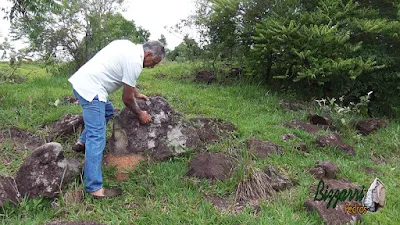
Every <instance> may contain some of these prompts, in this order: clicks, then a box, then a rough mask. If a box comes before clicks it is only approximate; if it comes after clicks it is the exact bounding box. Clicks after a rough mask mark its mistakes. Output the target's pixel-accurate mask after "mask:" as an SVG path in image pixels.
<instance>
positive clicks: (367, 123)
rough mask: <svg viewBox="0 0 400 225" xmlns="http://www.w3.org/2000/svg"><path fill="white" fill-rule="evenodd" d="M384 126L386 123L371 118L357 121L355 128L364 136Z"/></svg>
mask: <svg viewBox="0 0 400 225" xmlns="http://www.w3.org/2000/svg"><path fill="white" fill-rule="evenodd" d="M386 125H387V123H386V122H385V121H383V120H380V119H374V118H372V119H368V120H361V121H358V123H357V125H356V128H357V130H359V132H360V133H361V134H362V135H364V136H366V135H369V134H371V133H372V132H374V131H376V130H378V129H379V128H382V127H386Z"/></svg>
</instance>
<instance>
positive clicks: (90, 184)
mask: <svg viewBox="0 0 400 225" xmlns="http://www.w3.org/2000/svg"><path fill="white" fill-rule="evenodd" d="M164 57H165V49H164V47H163V45H162V44H161V43H160V42H158V41H149V42H146V43H145V44H143V45H136V44H133V43H132V42H130V41H128V40H116V41H113V42H111V43H110V44H109V45H107V46H106V47H104V48H103V49H102V50H101V51H99V52H98V53H97V54H96V55H95V56H94V57H93V58H92V59H91V60H90V61H88V62H87V63H86V64H85V65H83V66H82V67H81V68H80V69H79V70H78V71H77V72H76V73H75V74H74V75H72V76H71V78H70V79H69V80H68V81H69V82H70V83H71V84H72V87H73V92H74V94H75V96H76V97H77V99H78V100H79V103H80V105H81V106H82V111H83V120H84V123H85V128H84V130H83V131H82V134H81V136H80V137H79V140H78V142H77V143H76V144H75V146H74V147H73V149H74V150H76V151H79V150H81V151H85V166H84V177H83V178H84V183H85V189H86V192H88V193H89V194H90V195H92V196H94V197H95V198H107V197H115V196H118V195H120V194H121V190H120V189H118V188H114V189H105V188H103V178H102V172H101V162H102V158H103V150H104V147H105V142H106V123H107V122H108V120H109V119H111V118H112V116H113V111H114V108H113V105H112V104H111V103H110V102H109V101H108V100H107V97H108V95H109V94H111V93H113V92H114V91H116V90H118V89H119V88H120V87H122V86H123V93H122V101H123V102H124V104H125V106H126V107H127V108H129V109H130V110H131V111H132V112H133V113H135V114H136V115H137V116H138V118H139V120H140V121H141V122H142V123H149V122H151V117H150V115H149V114H148V113H147V112H146V111H142V110H141V109H140V107H139V106H138V104H137V103H136V100H135V99H136V98H138V99H146V100H147V99H148V98H147V96H145V95H143V94H140V93H139V92H138V90H137V89H136V80H137V78H138V77H139V75H140V73H141V72H142V69H143V67H148V68H153V67H154V66H155V65H156V64H158V63H160V61H161V60H162V59H163V58H164Z"/></svg>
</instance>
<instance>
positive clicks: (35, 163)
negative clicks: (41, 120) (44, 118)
mask: <svg viewBox="0 0 400 225" xmlns="http://www.w3.org/2000/svg"><path fill="white" fill-rule="evenodd" d="M80 170H81V168H80V163H79V162H78V161H77V160H74V159H65V158H64V154H63V151H62V146H61V145H60V144H59V143H56V142H51V143H47V144H45V145H43V146H41V147H39V148H37V149H35V150H34V151H33V153H32V154H31V155H30V156H28V157H27V158H26V159H25V161H24V163H23V164H22V166H21V167H20V168H19V170H18V172H17V175H16V177H15V182H16V184H17V187H18V190H19V192H20V194H21V195H22V196H27V197H30V198H39V197H41V196H45V197H48V198H54V197H56V196H57V195H58V194H59V193H60V190H61V189H62V188H63V186H65V185H67V184H68V183H69V182H71V181H72V180H73V179H74V178H75V177H76V176H77V175H78V174H79V172H80Z"/></svg>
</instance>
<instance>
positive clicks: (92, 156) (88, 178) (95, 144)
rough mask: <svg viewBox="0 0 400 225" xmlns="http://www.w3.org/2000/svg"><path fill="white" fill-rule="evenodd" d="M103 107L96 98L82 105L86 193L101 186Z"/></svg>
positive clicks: (104, 138) (104, 134)
mask: <svg viewBox="0 0 400 225" xmlns="http://www.w3.org/2000/svg"><path fill="white" fill-rule="evenodd" d="M105 105H106V103H105V102H101V101H99V100H98V99H97V98H95V99H93V101H92V102H89V103H87V104H82V108H83V121H84V123H85V131H86V142H85V167H84V176H83V178H84V182H85V188H86V191H87V192H94V191H97V190H99V189H101V188H102V185H103V177H102V172H101V162H102V159H103V150H104V147H105V142H106V120H105Z"/></svg>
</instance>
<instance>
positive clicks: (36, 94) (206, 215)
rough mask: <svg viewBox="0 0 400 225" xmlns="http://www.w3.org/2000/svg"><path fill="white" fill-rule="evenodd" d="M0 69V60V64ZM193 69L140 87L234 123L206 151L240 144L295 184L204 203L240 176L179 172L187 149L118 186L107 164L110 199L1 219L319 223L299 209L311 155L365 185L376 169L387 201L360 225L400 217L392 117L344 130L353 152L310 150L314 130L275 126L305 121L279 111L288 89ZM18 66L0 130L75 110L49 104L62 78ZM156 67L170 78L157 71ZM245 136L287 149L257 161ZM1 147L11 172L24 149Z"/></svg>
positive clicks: (142, 80)
mask: <svg viewBox="0 0 400 225" xmlns="http://www.w3.org/2000/svg"><path fill="white" fill-rule="evenodd" d="M2 68H4V64H3V65H2V64H0V69H2ZM192 70H193V64H176V63H165V64H163V65H160V66H157V67H155V68H154V69H152V70H149V69H145V70H144V71H143V73H142V74H141V76H140V77H139V80H138V84H139V85H140V91H141V92H143V93H144V94H147V95H155V94H157V95H161V96H163V97H165V98H166V99H167V100H168V101H169V103H170V104H171V105H172V106H173V108H174V109H176V110H177V111H179V112H181V113H182V114H184V115H186V116H187V117H188V118H190V117H196V116H199V115H201V116H207V117H217V118H221V119H224V120H227V121H230V122H232V123H234V124H235V125H236V126H237V129H238V131H237V133H236V135H235V137H234V138H231V139H225V140H224V141H222V142H221V143H219V144H216V145H213V146H209V151H219V152H229V153H234V152H236V151H238V153H235V154H236V155H237V156H238V157H239V158H241V159H247V160H250V161H252V163H253V165H254V166H256V167H258V168H264V167H265V166H267V165H272V166H274V167H277V168H280V169H283V170H285V171H287V173H288V175H289V176H290V177H291V178H293V179H295V180H296V181H297V182H298V183H299V185H297V186H295V187H294V188H292V189H290V190H287V191H283V192H280V193H278V194H277V195H276V196H274V197H273V200H271V201H269V202H265V203H263V204H262V205H261V210H260V212H259V213H257V214H255V213H254V212H253V211H252V210H251V209H250V208H246V209H245V210H244V211H243V212H242V213H240V214H238V215H232V214H228V213H223V212H220V211H218V210H217V209H215V208H214V207H213V206H212V205H211V204H210V203H209V202H207V201H206V200H205V199H204V198H203V194H204V193H207V194H217V195H220V196H226V195H229V194H232V193H234V191H235V186H236V184H237V182H238V180H239V179H240V174H235V175H234V176H233V177H232V178H231V179H230V180H226V181H219V182H216V183H213V184H210V183H209V182H207V181H204V180H203V181H200V182H196V181H194V180H192V179H188V178H186V177H185V176H184V175H185V173H186V172H187V164H188V161H189V160H190V159H191V158H192V157H193V154H187V155H185V156H182V157H178V158H175V159H171V160H169V161H166V162H159V163H151V164H148V165H147V164H143V165H141V166H140V168H139V169H137V170H136V171H133V172H132V176H131V179H130V180H128V181H126V182H123V183H120V182H117V181H116V180H115V179H114V176H113V175H114V170H113V169H111V168H105V169H104V177H105V179H104V180H105V186H119V187H121V188H122V189H123V190H124V194H123V195H122V196H121V197H118V198H116V199H113V200H102V201H98V200H94V199H92V198H90V197H89V196H85V200H84V202H82V203H77V204H73V205H70V206H68V207H67V206H66V205H65V203H64V202H63V199H62V197H59V198H57V199H55V200H49V199H39V200H25V201H24V202H23V203H22V204H21V205H20V206H17V207H11V206H7V207H5V208H3V209H1V210H0V221H1V223H2V224H45V223H48V222H50V221H52V220H55V219H62V220H68V221H75V220H93V221H98V222H104V223H107V224H321V223H322V222H323V221H322V219H321V218H319V216H318V215H316V214H315V213H309V212H308V211H306V210H305V208H304V207H303V203H304V200H305V199H306V198H307V196H308V194H309V187H310V186H311V185H313V184H316V183H317V182H318V181H317V180H315V179H314V178H313V177H312V176H311V175H310V174H309V173H308V172H306V171H304V169H305V168H310V167H313V166H314V165H315V163H316V162H317V161H318V160H332V161H333V163H335V164H336V165H338V166H339V168H340V170H341V171H342V173H340V174H339V176H340V178H348V179H350V180H351V181H352V182H354V183H357V184H360V185H364V186H365V187H366V188H368V187H369V185H370V184H371V183H372V181H373V179H374V176H372V175H368V174H366V173H365V172H364V171H363V170H362V166H368V167H372V168H373V169H375V170H377V171H378V172H379V173H380V174H379V175H378V177H379V178H380V179H381V180H382V181H383V182H384V184H385V185H386V189H387V190H386V191H387V193H386V196H387V199H386V202H387V205H386V207H385V208H384V209H382V210H381V211H380V212H378V213H376V214H366V215H364V216H363V221H364V224H399V223H400V219H399V217H398V212H399V211H400V199H399V198H398V196H399V194H400V191H399V188H400V186H399V184H400V182H399V180H400V168H399V152H400V151H399V149H400V140H399V133H400V124H399V123H395V122H390V123H389V126H388V127H387V128H385V129H381V130H379V131H378V132H376V133H375V134H372V135H370V136H367V137H360V136H358V135H356V133H355V132H354V131H351V130H350V131H346V132H344V133H345V134H346V136H344V137H343V138H344V139H345V141H346V142H347V143H349V144H351V145H353V146H354V148H355V151H356V152H357V156H356V157H350V156H348V155H346V154H344V153H342V152H340V151H338V150H335V149H333V148H320V147H317V146H316V144H315V136H314V135H310V134H307V133H305V132H302V131H299V130H293V129H289V128H285V127H282V126H281V125H280V124H281V123H282V122H286V121H291V120H295V119H303V120H304V119H305V118H306V116H307V112H306V111H302V112H286V111H284V110H283V109H282V108H281V107H280V106H279V101H280V100H282V99H284V98H288V97H289V95H288V94H283V93H276V92H273V91H270V90H268V89H267V88H266V87H263V86H260V85H253V84H246V83H240V82H237V83H235V84H234V85H232V86H226V85H219V84H211V85H207V84H199V83H192V82H191V80H190V79H181V77H182V75H186V74H190V73H191V72H192ZM21 72H22V73H25V74H28V78H29V79H28V81H27V82H25V83H22V84H2V85H1V86H0V126H1V127H9V126H16V127H18V128H21V129H24V130H28V131H31V132H35V133H37V134H40V132H39V130H40V127H41V126H42V125H43V124H47V123H51V122H53V121H56V120H58V119H59V118H60V117H61V116H62V115H64V114H67V113H80V112H81V109H80V107H79V106H74V105H59V106H54V105H53V103H54V102H55V101H56V100H57V99H60V98H62V97H63V96H65V95H72V91H71V87H70V84H69V83H68V81H67V79H68V78H67V77H62V76H56V77H54V76H51V75H49V74H47V73H46V71H45V70H44V69H41V68H39V67H37V66H34V65H33V64H29V65H27V66H25V65H24V66H23V67H22V68H21ZM160 73H164V74H167V75H168V77H167V78H155V75H157V74H160ZM110 99H111V101H112V102H113V104H114V106H115V107H116V108H120V109H121V108H122V107H123V103H122V101H121V91H118V92H116V93H114V94H113V95H112V96H111V97H110ZM110 128H111V126H110V125H109V126H108V135H110V134H111V129H110ZM288 132H292V133H293V132H294V133H296V134H298V135H299V136H301V137H302V138H303V139H304V140H305V142H306V143H307V145H308V148H309V151H310V154H308V155H307V154H304V153H301V152H298V151H296V150H294V149H292V147H291V146H290V144H288V143H285V142H284V141H283V140H282V139H281V135H282V134H284V133H288ZM249 138H260V139H264V140H268V141H272V142H274V143H277V144H280V145H282V146H283V147H284V148H285V153H284V154H283V155H282V156H279V155H273V156H271V157H269V158H267V159H257V158H254V157H253V156H251V155H248V154H246V151H245V150H246V149H245V142H246V140H247V139H249ZM73 141H74V138H69V139H68V140H67V141H63V142H61V144H62V145H63V147H64V150H65V151H66V155H67V156H76V154H75V153H72V150H71V147H70V143H72V142H73ZM0 149H1V153H0V156H1V157H0V158H5V157H11V158H12V159H13V161H12V162H11V164H9V165H4V164H0V174H3V175H8V176H13V175H14V174H15V172H16V170H17V169H18V167H19V166H20V164H21V163H22V159H23V158H24V157H26V156H27V155H28V154H29V152H16V151H14V150H13V145H12V143H9V142H5V143H0ZM235 149H236V150H235ZM237 149H238V150H237ZM371 154H374V155H375V156H383V157H384V158H385V159H386V160H387V163H386V164H380V165H376V164H374V163H373V162H372V161H371V159H370V157H371ZM239 171H240V170H239ZM72 186H73V187H71V188H72V189H73V188H77V189H82V186H81V185H78V184H73V185H72ZM52 201H57V202H58V203H59V204H60V208H59V209H53V208H52V207H51V202H52Z"/></svg>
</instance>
